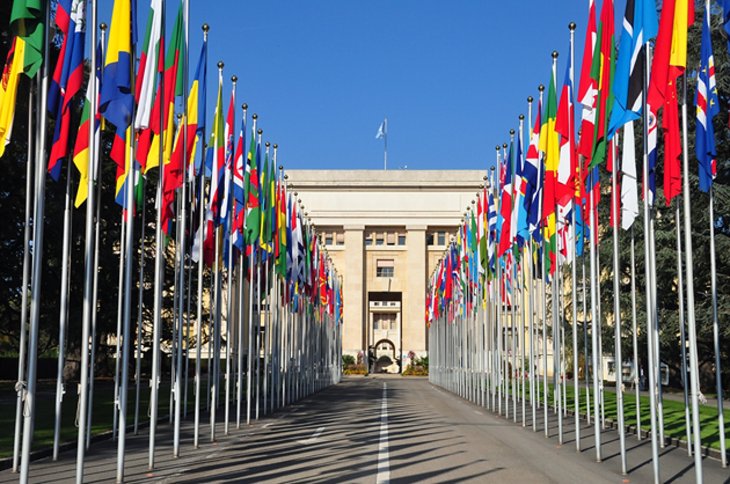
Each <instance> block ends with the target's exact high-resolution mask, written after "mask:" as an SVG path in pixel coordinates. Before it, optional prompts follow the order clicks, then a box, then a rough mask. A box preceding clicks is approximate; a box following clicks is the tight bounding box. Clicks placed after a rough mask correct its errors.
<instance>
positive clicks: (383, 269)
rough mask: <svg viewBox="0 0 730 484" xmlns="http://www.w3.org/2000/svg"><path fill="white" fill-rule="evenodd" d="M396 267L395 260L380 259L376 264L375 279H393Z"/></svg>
mask: <svg viewBox="0 0 730 484" xmlns="http://www.w3.org/2000/svg"><path fill="white" fill-rule="evenodd" d="M394 275H395V265H394V264H393V259H378V260H377V261H376V263H375V277H393V276H394Z"/></svg>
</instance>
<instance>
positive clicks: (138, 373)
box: [134, 175, 147, 435]
mask: <svg viewBox="0 0 730 484" xmlns="http://www.w3.org/2000/svg"><path fill="white" fill-rule="evenodd" d="M140 176H141V175H140ZM142 183H144V182H142ZM146 188H147V187H146V185H143V191H142V222H141V224H140V237H139V248H140V250H139V288H138V289H137V359H136V362H135V376H134V380H135V395H134V435H137V434H138V427H139V401H140V394H141V393H142V325H143V324H144V320H143V319H142V317H143V316H142V310H143V308H144V258H145V227H146V219H147V214H146V211H147V196H146V193H145V191H146V190H145V189H146Z"/></svg>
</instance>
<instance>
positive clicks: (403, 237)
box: [398, 234, 406, 245]
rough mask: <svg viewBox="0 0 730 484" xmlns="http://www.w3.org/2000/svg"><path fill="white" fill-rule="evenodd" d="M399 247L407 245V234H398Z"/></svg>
mask: <svg viewBox="0 0 730 484" xmlns="http://www.w3.org/2000/svg"><path fill="white" fill-rule="evenodd" d="M398 245H406V234H398Z"/></svg>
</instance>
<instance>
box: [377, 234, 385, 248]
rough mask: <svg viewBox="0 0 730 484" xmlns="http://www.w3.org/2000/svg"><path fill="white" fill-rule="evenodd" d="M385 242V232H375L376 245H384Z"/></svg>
mask: <svg viewBox="0 0 730 484" xmlns="http://www.w3.org/2000/svg"><path fill="white" fill-rule="evenodd" d="M384 243H385V236H384V234H382V233H380V234H375V245H383V244H384Z"/></svg>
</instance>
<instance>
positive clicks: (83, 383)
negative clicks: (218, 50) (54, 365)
mask: <svg viewBox="0 0 730 484" xmlns="http://www.w3.org/2000/svg"><path fill="white" fill-rule="evenodd" d="M90 8H91V25H92V28H91V53H90V69H89V70H90V72H91V73H92V74H91V75H90V76H89V87H88V89H89V92H91V93H92V95H91V106H90V114H89V119H90V120H91V122H90V123H89V140H90V142H89V167H88V173H90V174H94V173H97V168H96V167H97V161H98V153H99V152H98V149H97V148H98V147H97V146H96V143H95V142H94V141H95V139H96V137H95V134H96V133H95V132H96V126H95V124H96V123H95V120H96V112H97V109H98V96H97V85H96V81H97V79H96V66H97V62H98V60H97V58H96V22H97V18H96V14H97V12H96V0H92V1H91V4H90ZM46 25H48V24H46ZM41 105H42V106H45V103H41ZM41 111H45V109H41ZM44 123H45V121H44ZM99 178H101V177H99ZM87 190H88V195H87V199H86V218H85V240H84V302H83V307H82V313H81V318H82V319H81V375H80V382H79V389H80V394H79V403H78V405H79V430H78V434H77V441H76V482H78V483H80V482H83V480H84V456H85V452H86V438H87V436H86V432H87V425H88V424H89V422H87V419H86V413H87V404H88V403H89V398H88V395H89V393H88V392H89V332H90V328H89V326H90V322H91V319H92V311H96V308H95V307H93V300H92V296H93V290H94V287H93V286H94V285H93V280H94V273H95V272H96V266H95V265H94V258H93V257H94V256H93V254H94V242H95V238H94V206H95V204H96V200H95V199H96V191H95V190H94V176H89V177H88V179H87ZM36 220H42V219H36ZM41 226H42V224H41ZM34 282H35V281H34ZM34 295H35V291H34ZM21 480H22V479H21Z"/></svg>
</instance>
